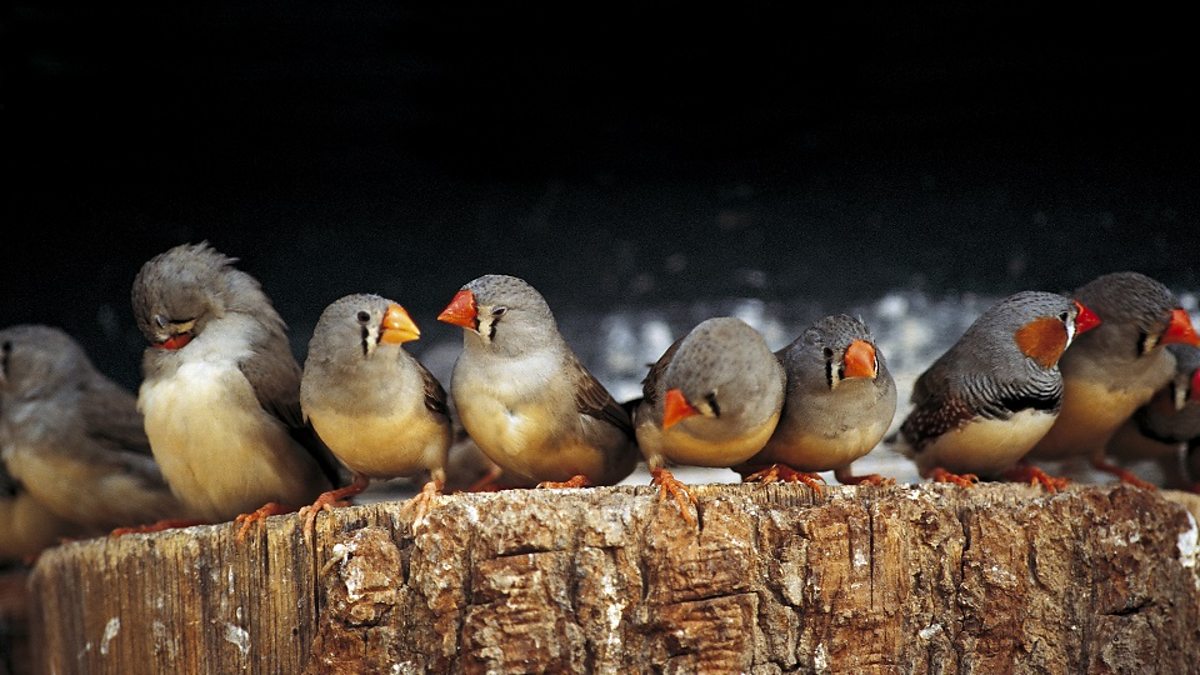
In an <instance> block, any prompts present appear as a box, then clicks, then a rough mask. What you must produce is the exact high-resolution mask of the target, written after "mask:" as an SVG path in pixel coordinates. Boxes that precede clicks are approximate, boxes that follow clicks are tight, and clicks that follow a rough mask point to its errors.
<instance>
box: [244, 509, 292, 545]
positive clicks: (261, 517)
mask: <svg viewBox="0 0 1200 675" xmlns="http://www.w3.org/2000/svg"><path fill="white" fill-rule="evenodd" d="M295 510H296V509H294V508H292V507H288V506H284V505H283V504H280V503H278V502H267V503H266V504H263V505H262V506H260V507H258V509H257V510H255V511H251V512H250V513H243V514H241V515H239V516H238V517H237V518H235V519H234V520H233V522H234V524H235V525H241V527H240V528H238V533H237V540H238V541H244V540H245V539H246V534H247V533H249V532H250V526H251V525H253V524H254V523H261V522H264V521H266V519H267V518H269V517H271V516H279V515H283V514H285V513H291V512H292V511H295Z"/></svg>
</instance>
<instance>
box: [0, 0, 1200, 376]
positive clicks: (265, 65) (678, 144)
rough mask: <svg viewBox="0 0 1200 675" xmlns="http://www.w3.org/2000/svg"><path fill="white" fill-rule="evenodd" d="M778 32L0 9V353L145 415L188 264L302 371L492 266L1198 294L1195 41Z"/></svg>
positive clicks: (1174, 26) (1088, 19)
mask: <svg viewBox="0 0 1200 675" xmlns="http://www.w3.org/2000/svg"><path fill="white" fill-rule="evenodd" d="M795 4H797V3H746V2H738V3H726V5H725V6H723V7H721V8H720V9H719V10H705V9H701V4H695V3H690V4H678V5H674V4H673V5H663V4H652V3H638V4H621V3H593V4H581V3H557V4H554V5H548V6H534V5H529V4H523V3H503V2H479V3H440V2H432V3H419V4H418V3H412V4H411V5H408V6H406V5H403V4H398V3H397V4H393V3H380V2H362V3H334V2H327V1H321V2H311V1H307V0H301V1H288V2H282V1H280V2H266V3H242V2H237V3H225V4H204V5H180V4H177V3H162V2H153V3H152V2H145V3H131V4H113V3H95V2H78V3H73V4H72V3H54V4H51V3H37V4H34V3H29V2H23V1H21V0H17V2H16V3H15V4H14V5H13V6H12V9H11V10H10V14H9V15H8V16H7V18H5V19H4V20H3V26H2V28H0V43H2V44H3V50H4V52H5V61H6V64H7V65H6V66H5V69H4V72H3V81H2V85H3V102H2V103H3V108H2V110H0V115H2V117H0V119H2V123H3V150H2V154H3V162H4V165H5V167H4V168H5V170H6V175H7V176H8V177H7V178H5V179H3V184H4V185H5V193H6V194H5V199H4V201H5V212H6V215H5V216H4V221H5V223H6V226H5V227H6V231H5V232H6V233H5V234H3V235H2V241H3V244H2V246H3V251H4V254H3V255H2V256H0V289H2V293H3V304H2V306H0V325H8V324H12V323H18V322H42V323H50V324H55V325H59V326H62V327H64V328H67V329H68V330H70V331H71V332H72V333H74V334H75V335H77V336H78V337H79V338H80V339H81V340H82V341H83V342H84V344H85V346H86V347H87V348H88V350H89V352H91V353H92V355H93V358H94V359H95V360H96V361H97V363H98V365H99V366H100V367H101V368H102V369H103V370H105V371H106V372H109V373H110V374H112V375H114V376H116V377H117V378H118V379H120V380H122V381H123V382H125V383H126V384H128V385H129V386H134V385H135V384H136V381H137V379H138V373H137V368H138V360H139V358H140V352H141V349H142V343H141V338H140V336H139V335H138V334H137V331H136V329H135V328H134V325H133V320H132V315H131V312H130V309H129V287H130V284H131V282H132V280H133V277H134V275H135V274H136V273H137V270H138V268H139V266H140V265H141V263H142V262H144V261H145V260H146V259H148V258H150V257H151V256H153V255H155V254H157V253H159V252H161V251H164V250H166V249H167V248H170V247H171V246H174V245H176V244H179V243H183V242H192V241H199V240H202V239H207V240H209V241H210V242H212V243H213V244H214V245H215V246H216V247H217V248H218V249H220V250H221V251H223V252H225V253H227V254H230V255H233V256H236V257H239V258H240V259H241V260H242V262H241V265H240V266H241V267H242V268H243V269H245V270H247V271H249V272H251V273H252V274H254V275H255V276H257V277H258V278H259V279H260V280H261V281H262V282H263V285H264V286H265V287H266V289H267V292H268V293H269V294H270V295H271V296H272V297H273V298H274V299H275V303H276V305H277V307H278V308H279V310H280V312H281V314H282V315H283V316H284V318H285V320H287V321H288V322H289V324H291V326H292V329H293V341H294V346H295V348H296V351H297V355H298V356H299V357H303V353H304V346H305V344H306V343H307V338H308V335H309V334H310V332H311V326H312V323H313V322H314V321H315V319H316V317H317V316H318V315H319V313H320V311H321V309H323V308H324V306H325V305H326V304H327V303H328V302H330V301H332V300H333V299H335V298H337V297H339V296H340V295H342V294H345V293H349V292H355V291H375V292H379V293H381V294H384V295H388V296H390V297H393V298H394V299H396V300H399V301H400V302H402V303H404V304H406V305H407V306H408V307H409V308H410V310H411V311H412V313H413V315H414V317H415V318H416V319H417V321H418V323H419V324H420V325H421V326H422V328H423V329H424V330H425V332H426V336H427V339H433V340H437V339H441V338H448V337H450V336H452V335H453V332H454V331H453V330H452V329H451V328H450V327H447V326H442V325H439V324H437V322H435V321H434V320H433V317H434V316H435V315H436V312H437V311H438V310H440V309H441V307H442V306H444V305H445V303H446V302H447V301H448V300H449V299H450V297H451V296H452V295H453V293H454V292H455V290H456V289H457V288H458V287H459V286H460V285H461V284H463V283H465V282H466V281H468V280H470V279H472V278H474V277H475V276H478V275H479V274H482V273H486V272H506V273H511V274H516V275H519V276H523V277H525V278H527V279H528V280H530V281H531V282H532V283H534V285H535V286H537V287H538V288H539V289H541V290H542V291H543V293H544V294H545V295H546V296H547V298H548V300H549V301H550V302H551V304H552V306H554V307H556V308H558V309H565V310H569V311H574V312H577V313H581V314H583V315H587V314H588V313H590V312H597V313H599V312H605V311H612V310H613V309H620V308H622V307H636V306H646V305H663V304H671V303H686V302H689V301H692V300H695V299H702V298H719V297H733V296H741V297H756V298H762V299H764V300H770V301H781V300H782V301H803V300H804V299H806V298H810V299H811V298H817V299H821V300H822V301H824V302H830V303H838V302H850V301H857V300H861V299H863V298H870V297H874V296H877V295H879V294H881V293H883V292H885V291H887V290H891V289H896V288H907V289H914V290H918V291H923V292H926V293H955V292H961V291H976V292H982V293H1002V292H1010V291H1014V290H1018V289H1021V288H1042V289H1045V290H1065V289H1069V288H1072V287H1074V286H1076V285H1079V284H1081V283H1083V282H1085V281H1087V280H1088V279H1089V278H1090V277H1092V276H1095V275H1096V274H1099V273H1102V272H1106V271H1112V270H1115V269H1137V270H1141V271H1143V272H1146V273H1148V274H1151V275H1154V276H1156V277H1158V278H1160V279H1161V280H1163V281H1164V282H1167V283H1168V284H1170V285H1172V286H1173V287H1175V288H1189V289H1195V288H1196V287H1197V286H1200V278H1198V277H1197V273H1196V267H1195V264H1194V260H1195V258H1196V254H1197V247H1196V241H1197V237H1196V234H1195V233H1196V224H1197V215H1200V210H1198V204H1197V201H1198V197H1197V193H1198V190H1197V187H1198V186H1200V183H1198V182H1197V170H1196V169H1197V163H1196V159H1195V158H1196V150H1197V143H1196V140H1197V138H1196V109H1195V107H1194V106H1193V105H1192V104H1191V99H1192V95H1193V94H1194V92H1195V89H1196V81H1197V77H1196V72H1195V70H1196V69H1195V65H1196V64H1195V48H1194V46H1195V40H1194V36H1193V35H1192V32H1193V29H1194V24H1193V23H1192V22H1190V21H1186V20H1184V18H1183V17H1182V16H1176V15H1171V14H1166V13H1162V12H1160V11H1158V10H1153V9H1151V8H1150V6H1149V5H1130V6H1126V7H1125V8H1124V9H1123V10H1122V12H1121V13H1106V11H1104V10H1101V9H1100V8H1099V6H1093V7H1088V8H1086V9H1080V10H1078V11H1069V12H1068V11H1065V10H1061V9H1059V10H1054V11H1055V12H1057V13H1048V12H1049V10H1048V9H1047V7H1046V5H1047V4H1049V3H1029V4H1022V3H993V4H979V3H964V2H941V3H938V2H933V3H919V4H920V6H919V7H901V6H899V5H900V4H901V3H896V4H895V5H891V4H888V5H879V6H876V5H871V4H855V3H851V4H845V3H835V4H838V5H844V6H841V7H838V8H834V7H832V6H828V5H819V6H815V7H812V8H806V9H803V10H800V9H797V8H795V7H794V5H795ZM425 342H426V340H422V343H425Z"/></svg>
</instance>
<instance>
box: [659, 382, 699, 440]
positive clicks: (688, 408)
mask: <svg viewBox="0 0 1200 675" xmlns="http://www.w3.org/2000/svg"><path fill="white" fill-rule="evenodd" d="M699 412H700V411H698V410H696V408H695V407H694V406H692V404H691V403H688V400H687V397H685V396H684V395H683V392H682V391H680V390H679V389H670V390H668V391H667V398H666V400H665V401H663V424H662V426H663V431H666V430H667V429H670V428H671V427H673V426H675V425H676V424H678V423H679V422H681V421H683V420H685V419H687V418H688V417H691V416H692V415H695V414H697V413H699Z"/></svg>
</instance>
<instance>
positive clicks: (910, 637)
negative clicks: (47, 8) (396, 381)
mask: <svg viewBox="0 0 1200 675" xmlns="http://www.w3.org/2000/svg"><path fill="white" fill-rule="evenodd" d="M695 492H696V495H697V497H698V499H699V508H698V516H699V519H698V522H697V523H696V524H695V525H692V524H689V523H688V522H686V521H685V520H684V519H683V518H681V517H680V516H679V514H678V511H677V508H676V506H675V504H674V503H673V502H664V503H660V502H659V500H658V493H657V491H656V490H655V489H652V488H650V487H636V488H634V487H616V488H589V489H581V490H561V491H551V490H509V491H504V492H499V493H488V494H470V495H454V496H448V497H444V498H442V499H441V500H440V501H439V503H438V506H437V507H436V508H435V509H434V510H433V511H431V512H430V514H429V516H428V518H427V519H426V520H425V521H424V522H423V523H421V524H420V525H419V527H418V528H417V532H416V534H415V535H414V534H413V531H412V523H411V521H410V519H409V518H408V517H407V516H405V515H402V513H401V509H400V507H401V502H386V503H380V504H372V505H365V506H356V507H351V508H345V509H339V510H336V511H333V512H330V513H326V514H323V515H322V516H321V517H320V519H319V521H318V526H317V532H316V536H315V537H314V540H313V541H312V542H306V541H305V540H304V538H303V536H302V534H301V532H300V529H299V523H298V519H297V518H296V517H295V516H283V517H277V518H272V519H270V520H268V521H267V523H266V526H265V527H264V528H263V529H262V530H261V531H260V532H259V533H257V534H255V535H253V536H251V537H249V538H248V539H247V540H246V541H244V542H241V543H239V542H237V541H236V540H235V536H234V535H235V530H234V527H233V526H232V525H221V526H207V527H197V528H190V529H186V530H176V531H169V532H164V533H159V534H154V535H130V536H126V537H121V538H116V539H98V540H92V541H86V542H77V543H73V544H68V545H65V546H61V547H58V548H56V549H53V550H51V551H49V552H47V553H46V554H44V555H43V556H42V558H41V560H40V561H39V562H38V564H37V566H36V568H35V569H34V572H33V575H32V578H31V592H32V595H33V597H34V600H33V605H32V616H33V639H34V646H35V652H36V654H37V655H38V658H40V659H41V660H40V661H39V662H38V663H37V664H36V665H37V666H38V668H39V669H40V670H41V671H43V672H55V673H76V672H79V673H101V672H110V673H138V672H156V673H168V672H169V673H193V672H196V673H206V672H214V673H216V672H220V673H232V672H251V673H304V672H306V673H375V672H379V673H407V672H429V671H432V672H468V673H474V672H602V673H629V672H755V673H774V672H788V671H799V672H854V673H869V672H938V673H968V672H973V673H1004V672H1050V673H1066V672H1146V671H1147V669H1149V670H1150V671H1153V672H1182V673H1186V672H1198V670H1200V665H1198V663H1200V658H1198V653H1200V652H1198V647H1197V645H1200V577H1198V575H1197V555H1198V552H1197V528H1196V520H1195V517H1193V516H1191V515H1189V512H1188V509H1187V508H1184V507H1183V506H1181V505H1180V503H1184V504H1185V505H1186V506H1188V507H1190V509H1191V510H1193V511H1197V512H1200V499H1197V498H1195V497H1193V496H1191V495H1184V494H1182V493H1169V492H1162V493H1153V492H1144V491H1142V490H1138V489H1135V488H1130V487H1125V486H1099V487H1073V488H1071V489H1070V490H1068V491H1066V492H1064V493H1060V494H1057V495H1046V494H1044V493H1042V492H1040V491H1038V490H1036V489H1033V488H1029V487H1026V486H1021V485H995V484H986V485H980V486H977V487H975V488H972V489H966V490H964V489H960V488H955V487H949V486H942V485H929V484H924V485H920V486H915V487H909V486H897V487H886V488H871V487H859V488H854V487H831V488H830V489H828V490H827V491H826V492H825V493H824V494H823V495H820V496H817V495H814V493H812V492H810V491H809V489H808V488H806V487H802V486H794V485H767V486H761V485H711V486H697V487H696V488H695ZM1177 502H1178V503H1177Z"/></svg>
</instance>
